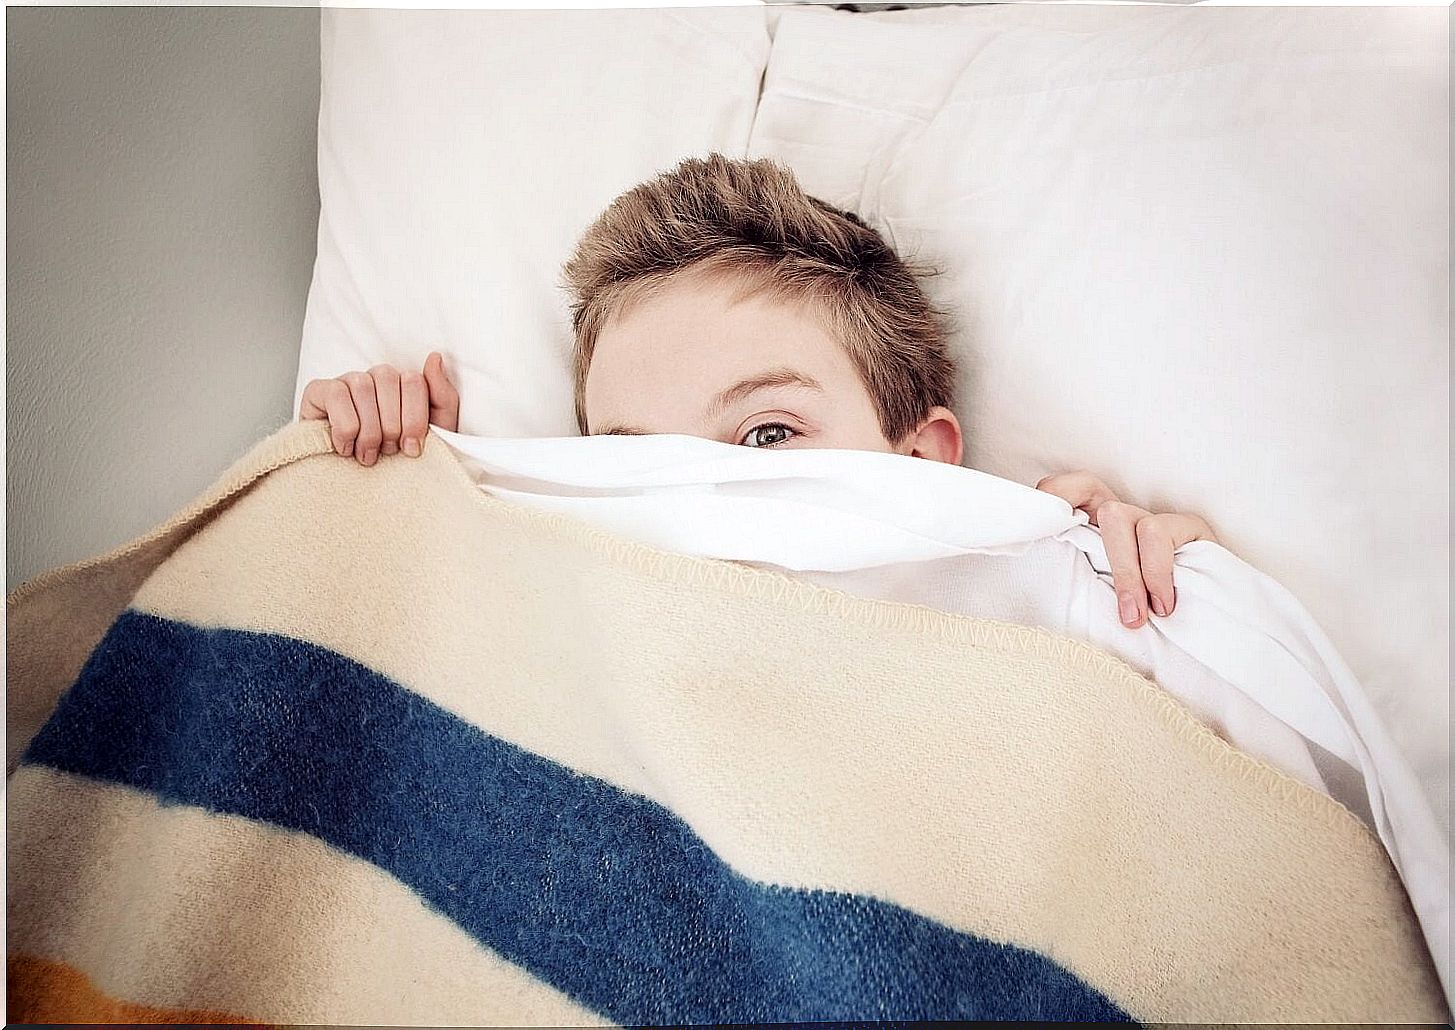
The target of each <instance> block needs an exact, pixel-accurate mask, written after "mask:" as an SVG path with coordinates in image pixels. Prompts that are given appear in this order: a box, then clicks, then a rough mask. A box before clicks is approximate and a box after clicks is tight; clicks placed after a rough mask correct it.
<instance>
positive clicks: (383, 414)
mask: <svg viewBox="0 0 1455 1030" xmlns="http://www.w3.org/2000/svg"><path fill="white" fill-rule="evenodd" d="M298 418H299V420H300V421H301V420H303V419H310V418H322V419H327V420H328V424H329V430H330V435H331V436H332V438H333V447H334V450H336V451H337V452H338V453H339V454H341V455H343V456H344V457H345V458H347V457H349V456H350V455H351V454H352V455H354V456H355V457H357V459H358V462H359V464H360V465H363V466H364V467H365V468H368V467H369V466H371V465H373V464H374V462H375V461H377V460H378V457H379V455H380V453H383V454H395V453H397V452H398V451H399V450H401V449H402V450H403V451H404V453H405V454H407V455H409V456H410V457H411V458H417V457H419V455H420V454H421V453H423V451H424V439H425V437H426V436H428V435H429V427H430V426H431V425H436V426H439V427H440V428H441V429H448V430H450V432H457V431H458V427H459V424H460V394H459V391H458V390H456V389H455V385H454V384H453V383H451V382H450V380H449V377H448V376H446V375H445V365H444V358H443V356H441V354H440V352H439V351H431V352H430V354H429V357H427V358H425V359H424V371H423V372H422V373H421V372H415V371H401V370H400V369H397V368H395V367H394V366H393V365H375V366H374V367H373V368H371V369H369V370H368V371H367V372H346V373H345V374H343V375H341V376H336V377H335V378H333V379H315V380H313V381H312V382H310V383H309V384H308V385H307V386H306V387H304V388H303V397H302V399H301V400H300V401H299V404H298ZM401 438H402V441H403V442H402V444H401Z"/></svg>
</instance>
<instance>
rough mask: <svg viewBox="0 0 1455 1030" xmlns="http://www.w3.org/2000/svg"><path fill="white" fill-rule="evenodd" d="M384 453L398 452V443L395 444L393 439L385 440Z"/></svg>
mask: <svg viewBox="0 0 1455 1030" xmlns="http://www.w3.org/2000/svg"><path fill="white" fill-rule="evenodd" d="M384 453H385V454H398V453H399V445H398V444H396V443H395V442H394V441H393V440H388V441H386V442H385V444H384Z"/></svg>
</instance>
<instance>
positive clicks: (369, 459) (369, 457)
mask: <svg viewBox="0 0 1455 1030" xmlns="http://www.w3.org/2000/svg"><path fill="white" fill-rule="evenodd" d="M377 457H379V452H378V451H374V450H369V451H365V452H364V464H365V465H372V464H374V459H375V458H377Z"/></svg>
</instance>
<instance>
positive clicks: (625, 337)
mask: <svg viewBox="0 0 1455 1030" xmlns="http://www.w3.org/2000/svg"><path fill="white" fill-rule="evenodd" d="M744 286H745V284H744V283H743V281H742V280H740V279H737V280H735V279H733V278H731V277H726V278H723V277H716V276H706V275H701V274H697V275H684V276H683V277H682V278H681V279H680V280H678V281H677V282H675V283H671V282H669V283H667V284H664V286H663V287H662V288H661V289H659V290H657V291H654V292H652V293H650V294H647V295H644V296H643V297H641V298H640V299H639V301H638V303H637V304H636V305H633V306H632V307H631V308H630V309H629V310H627V311H626V312H624V313H623V314H622V316H621V317H620V318H619V319H617V320H616V321H614V322H609V323H608V324H607V325H606V326H605V327H603V330H602V333H601V335H600V337H599V338H598V341H597V348H596V352H595V354H594V355H593V358H592V362H591V367H590V369H589V370H588V374H587V382H586V402H587V408H588V412H589V418H588V421H589V422H590V424H591V427H592V431H593V432H601V431H605V428H606V427H609V426H611V425H616V424H621V425H625V426H627V427H635V428H640V429H642V430H643V431H654V430H653V427H652V426H650V425H643V424H642V423H643V422H652V423H655V424H661V423H663V422H667V421H675V420H677V419H681V418H685V417H689V416H690V417H693V418H694V419H700V418H706V417H708V416H709V415H710V414H711V413H712V412H713V411H715V410H718V408H719V407H720V405H719V404H718V403H717V401H718V399H719V398H720V397H721V396H722V395H723V393H724V392H725V391H728V390H730V389H731V388H733V387H735V386H740V385H741V384H742V383H743V382H745V381H751V380H755V379H763V378H764V377H765V376H767V377H769V378H770V379H773V380H774V381H772V382H765V385H779V386H791V385H795V384H797V385H799V386H801V384H802V383H803V382H804V381H807V382H809V383H812V384H814V386H816V387H817V388H818V389H819V390H820V391H822V392H824V393H827V394H834V393H836V392H837V390H838V389H839V388H841V386H842V385H843V383H842V382H841V380H842V381H845V382H847V381H848V380H850V379H853V378H854V372H853V369H852V366H851V365H850V363H849V361H848V356H847V354H846V353H845V352H844V351H843V350H842V349H841V348H840V347H839V345H838V344H837V343H835V342H834V341H833V340H832V338H831V337H830V336H829V335H828V333H827V332H826V330H825V329H824V328H823V327H822V326H821V325H820V324H818V321H817V319H815V318H814V317H812V315H810V314H809V313H808V312H806V311H804V310H803V307H802V305H798V304H793V303H791V302H785V301H784V300H781V299H780V298H779V297H778V296H776V294H774V293H773V292H772V291H762V290H754V289H749V290H746V291H745V289H744ZM784 373H793V374H792V375H788V374H784ZM740 393H742V391H740ZM598 426H600V427H602V428H597V427H598Z"/></svg>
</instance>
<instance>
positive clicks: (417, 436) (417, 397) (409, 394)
mask: <svg viewBox="0 0 1455 1030" xmlns="http://www.w3.org/2000/svg"><path fill="white" fill-rule="evenodd" d="M399 421H400V426H401V429H400V432H401V437H400V443H399V446H400V447H401V448H403V450H404V453H405V454H407V455H409V456H410V457H411V458H417V457H419V452H420V450H421V448H422V447H423V445H424V438H425V435H426V434H427V433H428V432H429V384H428V383H426V382H425V381H424V376H422V375H420V374H419V373H418V372H405V373H403V374H402V375H401V376H400V377H399Z"/></svg>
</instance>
